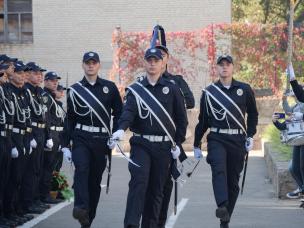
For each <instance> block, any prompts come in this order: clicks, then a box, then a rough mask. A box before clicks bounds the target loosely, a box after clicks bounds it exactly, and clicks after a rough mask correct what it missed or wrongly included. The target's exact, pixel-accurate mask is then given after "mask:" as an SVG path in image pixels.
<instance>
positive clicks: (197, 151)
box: [193, 147, 203, 160]
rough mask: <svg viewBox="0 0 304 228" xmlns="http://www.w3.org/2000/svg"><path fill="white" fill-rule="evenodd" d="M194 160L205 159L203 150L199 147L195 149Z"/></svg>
mask: <svg viewBox="0 0 304 228" xmlns="http://www.w3.org/2000/svg"><path fill="white" fill-rule="evenodd" d="M193 153H194V158H195V159H196V160H201V159H202V158H203V153H202V150H201V149H200V148H198V147H193Z"/></svg>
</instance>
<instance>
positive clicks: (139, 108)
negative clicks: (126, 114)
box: [134, 96, 153, 126]
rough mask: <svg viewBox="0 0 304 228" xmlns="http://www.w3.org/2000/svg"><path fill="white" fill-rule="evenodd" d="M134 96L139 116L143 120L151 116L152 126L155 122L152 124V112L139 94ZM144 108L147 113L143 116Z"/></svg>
mask: <svg viewBox="0 0 304 228" xmlns="http://www.w3.org/2000/svg"><path fill="white" fill-rule="evenodd" d="M134 97H135V99H136V103H137V109H138V114H139V117H140V118H141V119H142V120H144V119H147V118H148V117H149V118H150V123H151V126H152V125H153V124H152V114H151V112H150V111H149V110H148V108H147V107H145V106H144V104H143V103H142V101H141V100H140V99H139V98H138V97H137V96H134ZM142 110H143V111H147V114H146V115H145V116H143V113H142Z"/></svg>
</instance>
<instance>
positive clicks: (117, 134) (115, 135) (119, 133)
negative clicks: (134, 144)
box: [112, 129, 125, 141]
mask: <svg viewBox="0 0 304 228" xmlns="http://www.w3.org/2000/svg"><path fill="white" fill-rule="evenodd" d="M124 135H125V131H124V130H121V129H120V130H117V131H115V132H114V133H113V135H112V139H113V141H115V140H117V141H121V140H123V138H124Z"/></svg>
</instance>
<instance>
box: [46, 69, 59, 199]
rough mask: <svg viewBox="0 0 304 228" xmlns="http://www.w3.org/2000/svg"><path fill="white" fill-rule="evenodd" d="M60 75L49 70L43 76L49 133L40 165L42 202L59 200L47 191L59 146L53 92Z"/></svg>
mask: <svg viewBox="0 0 304 228" xmlns="http://www.w3.org/2000/svg"><path fill="white" fill-rule="evenodd" d="M60 79H61V77H59V76H58V74H57V73H55V72H53V71H50V72H47V73H46V74H45V76H44V88H43V93H42V94H43V97H44V98H45V99H46V100H47V105H46V106H47V111H48V112H47V113H48V122H47V129H48V132H49V135H48V136H47V137H46V138H45V142H44V156H43V165H42V177H41V180H40V200H41V201H42V202H43V203H51V204H54V203H58V202H59V200H57V199H56V200H55V199H52V198H51V196H50V194H49V192H50V190H51V180H52V173H53V171H54V169H55V159H56V154H57V153H58V148H59V143H60V139H59V135H60V133H61V132H62V130H63V129H62V127H61V126H60V124H61V121H62V112H61V108H60V107H59V106H58V104H57V102H56V100H55V92H56V90H57V86H58V82H59V80H60Z"/></svg>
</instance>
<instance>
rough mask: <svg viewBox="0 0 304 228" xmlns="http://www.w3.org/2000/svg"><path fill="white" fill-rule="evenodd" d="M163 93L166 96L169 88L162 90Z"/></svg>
mask: <svg viewBox="0 0 304 228" xmlns="http://www.w3.org/2000/svg"><path fill="white" fill-rule="evenodd" d="M163 93H164V94H168V93H169V88H168V87H167V86H166V87H164V88H163Z"/></svg>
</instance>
